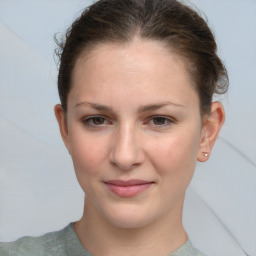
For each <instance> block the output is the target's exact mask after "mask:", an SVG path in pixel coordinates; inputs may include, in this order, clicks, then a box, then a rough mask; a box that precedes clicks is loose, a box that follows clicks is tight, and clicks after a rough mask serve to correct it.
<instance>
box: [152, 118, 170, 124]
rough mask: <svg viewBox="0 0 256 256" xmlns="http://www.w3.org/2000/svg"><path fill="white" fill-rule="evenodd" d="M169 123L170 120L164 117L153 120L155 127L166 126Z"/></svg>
mask: <svg viewBox="0 0 256 256" xmlns="http://www.w3.org/2000/svg"><path fill="white" fill-rule="evenodd" d="M167 121H168V120H167V119H166V118H165V117H162V116H157V117H154V118H153V123H154V124H155V125H164V124H166V122H167Z"/></svg>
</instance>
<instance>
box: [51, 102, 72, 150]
mask: <svg viewBox="0 0 256 256" xmlns="http://www.w3.org/2000/svg"><path fill="white" fill-rule="evenodd" d="M54 112H55V116H56V119H57V121H58V124H59V129H60V134H61V137H62V140H63V142H64V144H65V146H66V148H67V150H68V151H69V152H70V145H69V138H68V126H67V120H66V116H65V113H64V111H63V109H62V106H61V105H60V104H57V105H56V106H55V107H54Z"/></svg>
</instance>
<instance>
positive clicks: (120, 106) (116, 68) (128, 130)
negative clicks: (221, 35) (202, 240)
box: [55, 38, 224, 256]
mask: <svg viewBox="0 0 256 256" xmlns="http://www.w3.org/2000/svg"><path fill="white" fill-rule="evenodd" d="M199 105H200V104H199V97H198V94H197V92H196V90H195V89H194V86H193V84H192V81H191V79H190V77H189V74H188V72H187V70H186V67H185V65H184V63H183V61H182V59H181V58H180V57H179V56H177V55H175V54H174V53H171V52H170V51H169V50H167V49H166V48H165V47H164V46H163V45H162V44H161V43H160V42H157V41H149V40H148V41H144V40H141V39H138V38H135V39H134V40H133V41H132V42H130V43H129V44H127V45H114V44H110V43H109V44H102V45H99V46H97V47H96V48H95V49H94V50H93V51H91V52H90V53H89V54H88V53H87V52H85V53H84V54H82V55H81V56H80V58H79V59H78V60H77V62H76V65H75V67H74V70H73V79H72V89H71V91H70V93H69V95H68V110H67V113H66V114H64V113H63V111H62V108H61V106H60V105H59V104H58V105H56V106H55V114H56V118H57V120H58V123H59V127H60V132H61V135H62V138H63V141H64V143H65V145H66V147H67V149H68V151H69V152H70V154H71V156H72V159H73V163H74V168H75V172H76V175H77V179H78V181H79V183H80V185H81V187H82V189H83V190H84V192H85V194H86V199H85V207H84V214H83V216H82V218H81V220H80V221H78V222H76V223H75V226H74V228H75V232H76V233H77V235H78V237H79V239H80V241H81V242H82V244H83V245H84V246H85V247H86V248H87V249H88V251H90V252H91V253H92V254H93V255H104V256H108V255H112V256H113V255H114V256H115V255H123V256H125V255H147V256H149V255H152V256H153V255H167V254H169V253H171V252H172V251H174V250H176V249H177V248H179V247H180V246H181V245H182V244H184V243H185V242H186V240H187V234H186V232H185V230H184V228H183V225H182V207H183V202H184V196H185V192H186V188H187V186H188V185H189V183H190V181H191V179H192V176H193V173H194V169H195V164H196V161H206V160H207V159H208V157H209V156H207V157H205V156H204V152H207V153H208V154H210V151H211V149H212V147H213V145H214V142H215V140H216V138H217V135H218V133H219V130H220V128H221V126H222V124H223V122H224V110H223V107H222V105H221V103H219V102H214V103H212V112H211V113H210V114H209V115H207V116H204V117H202V116H201V114H200V108H199ZM95 116H96V117H95ZM157 117H160V118H157ZM130 179H140V180H145V181H150V182H152V184H151V185H150V187H149V188H148V189H146V190H145V191H143V192H142V193H139V194H138V195H135V196H132V197H128V198H126V197H120V196H117V195H116V194H114V193H112V192H111V191H110V190H109V188H108V187H107V186H106V184H105V183H104V182H105V181H108V180H130ZM148 234H150V235H148ZM106 238H107V239H106ZM99 241H100V243H99Z"/></svg>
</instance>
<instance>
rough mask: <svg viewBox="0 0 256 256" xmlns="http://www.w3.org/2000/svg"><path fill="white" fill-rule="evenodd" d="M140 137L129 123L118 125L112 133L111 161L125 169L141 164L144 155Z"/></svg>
mask: <svg viewBox="0 0 256 256" xmlns="http://www.w3.org/2000/svg"><path fill="white" fill-rule="evenodd" d="M140 137H141V136H139V134H138V131H136V127H130V126H129V125H126V126H123V127H119V129H118V131H117V132H116V133H115V134H114V139H113V147H112V150H111V154H110V161H111V163H112V164H113V165H115V166H117V167H118V168H119V169H120V170H125V171H128V170H131V169H133V168H134V167H136V166H139V165H141V164H142V163H143V162H144V160H145V155H144V152H143V148H142V145H141V138H140Z"/></svg>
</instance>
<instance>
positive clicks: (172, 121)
mask: <svg viewBox="0 0 256 256" xmlns="http://www.w3.org/2000/svg"><path fill="white" fill-rule="evenodd" d="M154 118H164V119H165V121H167V122H168V123H167V124H162V125H161V124H160V125H157V124H151V125H152V126H155V127H160V128H161V127H165V126H169V125H172V124H174V123H175V119H174V118H173V117H170V116H165V115H153V116H150V117H149V118H148V119H147V123H148V122H150V121H153V119H154Z"/></svg>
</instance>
